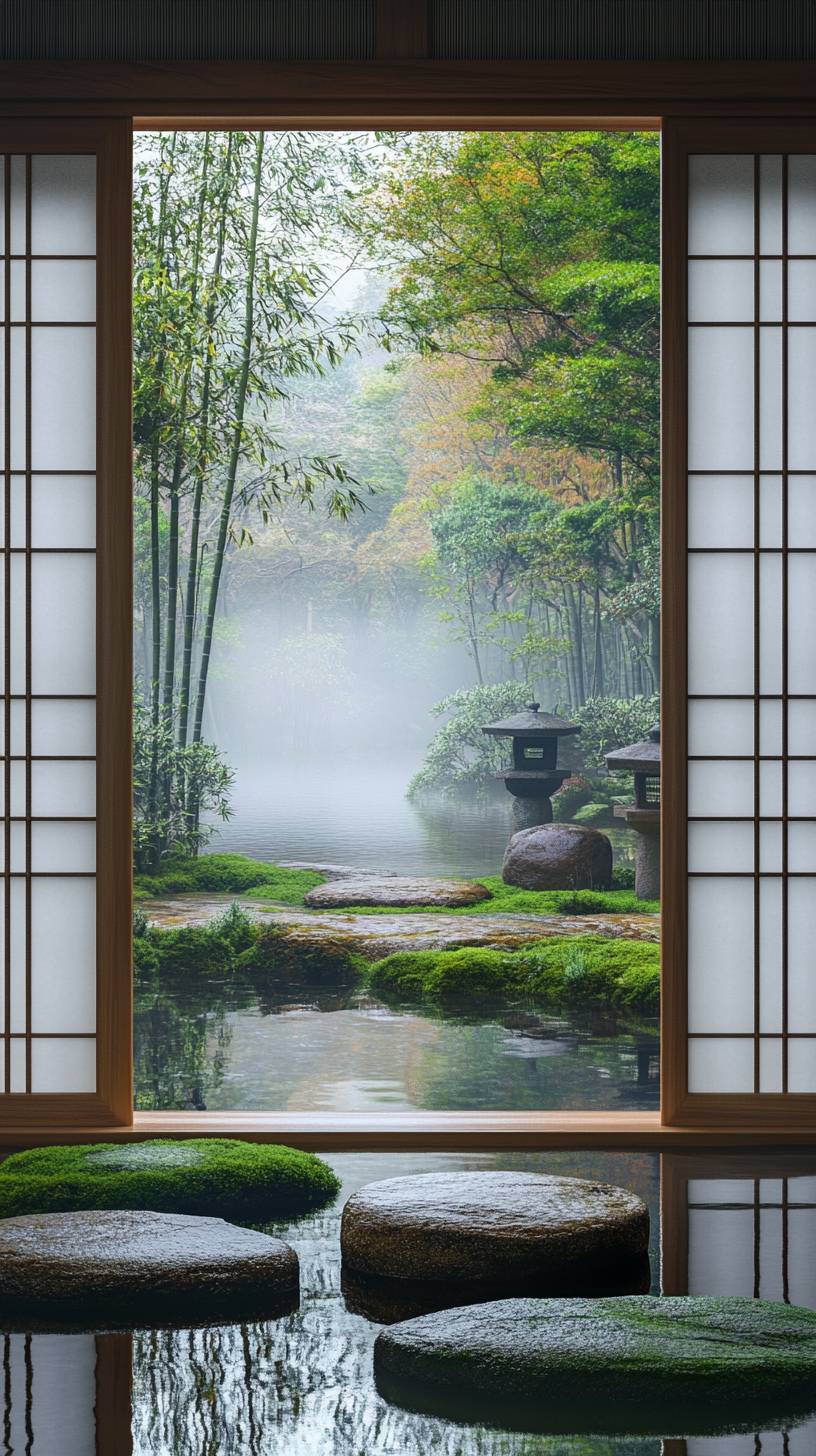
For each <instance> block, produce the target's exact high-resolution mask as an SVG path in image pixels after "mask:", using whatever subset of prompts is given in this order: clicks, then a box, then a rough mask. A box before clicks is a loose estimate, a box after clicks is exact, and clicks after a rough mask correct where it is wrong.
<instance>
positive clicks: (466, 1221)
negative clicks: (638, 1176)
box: [340, 1172, 649, 1288]
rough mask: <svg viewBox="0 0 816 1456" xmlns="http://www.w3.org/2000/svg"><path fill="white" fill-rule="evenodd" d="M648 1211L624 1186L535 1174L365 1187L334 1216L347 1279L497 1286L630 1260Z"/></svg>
mask: <svg viewBox="0 0 816 1456" xmlns="http://www.w3.org/2000/svg"><path fill="white" fill-rule="evenodd" d="M648 1242H649V1211H648V1209H647V1207H646V1205H645V1203H643V1201H642V1200H641V1199H640V1198H638V1197H637V1196H636V1194H634V1193H630V1192H629V1191H628V1190H627V1189H625V1188H616V1187H614V1186H613V1185H611V1184H609V1183H594V1182H590V1181H588V1180H585V1179H582V1178H557V1177H550V1176H549V1175H547V1174H543V1173H493V1172H485V1173H479V1172H475V1173H425V1174H420V1175H418V1176H416V1177H406V1178H387V1179H384V1180H383V1181H382V1182H380V1183H369V1184H368V1185H367V1186H366V1187H365V1188H362V1189H361V1190H360V1192H359V1193H355V1194H353V1196H352V1197H351V1198H350V1199H349V1201H348V1203H347V1204H346V1206H345V1208H344V1209H343V1218H342V1224H341V1230H340V1244H341V1249H342V1254H343V1262H344V1264H345V1265H346V1267H347V1268H348V1269H350V1270H353V1271H354V1272H355V1273H357V1274H364V1275H373V1276H380V1277H383V1276H385V1277H387V1278H391V1279H412V1280H422V1281H427V1280H441V1281H443V1282H445V1281H446V1282H450V1283H459V1282H463V1281H467V1282H468V1283H469V1284H471V1285H481V1286H482V1287H483V1288H484V1287H485V1286H490V1285H502V1286H503V1287H507V1286H508V1285H513V1284H514V1283H515V1284H516V1285H517V1286H518V1285H519V1284H522V1285H524V1284H527V1282H528V1281H536V1282H537V1283H545V1282H546V1281H547V1280H549V1279H552V1278H558V1279H565V1278H567V1277H568V1276H569V1274H570V1272H576V1271H577V1272H579V1273H580V1276H581V1277H582V1278H585V1277H586V1275H587V1272H588V1270H590V1269H592V1268H602V1267H603V1266H608V1265H609V1264H611V1263H615V1264H618V1263H621V1262H624V1261H625V1262H627V1263H628V1262H630V1261H636V1260H637V1259H638V1258H640V1257H642V1255H643V1254H644V1253H645V1251H646V1249H647V1248H648Z"/></svg>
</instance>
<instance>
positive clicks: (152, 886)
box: [133, 854, 660, 915]
mask: <svg viewBox="0 0 816 1456" xmlns="http://www.w3.org/2000/svg"><path fill="white" fill-rule="evenodd" d="M324 879H325V876H324V875H321V874H320V873H319V872H318V871H317V870H295V869H289V868H287V867H286V866H285V865H273V864H267V863H266V861H265V860H258V859H249V858H248V857H247V856H246V855H243V854H202V855H200V856H199V857H198V858H197V859H168V860H165V861H164V864H163V866H162V873H161V874H160V875H144V874H140V875H136V876H135V877H134V882H133V883H134V892H135V895H136V898H137V899H146V898H148V897H156V898H161V897H162V896H164V895H175V894H184V893H188V894H189V893H193V892H197V893H207V892H210V893H215V894H227V895H244V896H246V897H247V898H249V899H252V900H259V901H261V902H262V903H266V904H270V905H300V906H302V905H303V897H304V895H306V893H307V892H308V891H309V890H312V889H314V888H315V886H316V885H322V884H323V882H324ZM476 883H477V884H482V885H486V886H487V888H488V890H489V891H490V893H491V897H492V898H491V899H490V900H482V901H480V902H479V904H478V905H464V906H459V907H458V908H456V909H445V908H444V906H439V905H413V906H405V907H401V908H399V909H395V908H393V907H391V906H374V905H360V906H350V907H349V908H348V909H347V910H344V911H343V912H342V913H344V914H348V913H349V911H353V913H354V914H358V915H411V914H431V913H434V914H442V915H508V914H518V915H651V914H654V915H656V914H657V913H658V912H659V910H660V902H659V901H658V900H638V898H637V896H636V895H635V894H634V892H633V891H632V890H630V889H613V890H520V889H517V888H516V887H515V886H514V885H506V884H505V883H504V881H503V880H502V878H501V875H486V876H482V877H481V878H480V879H479V880H477V882H476ZM323 913H325V912H323Z"/></svg>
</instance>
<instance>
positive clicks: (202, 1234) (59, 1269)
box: [0, 1209, 299, 1324]
mask: <svg viewBox="0 0 816 1456" xmlns="http://www.w3.org/2000/svg"><path fill="white" fill-rule="evenodd" d="M298 1283H299V1269H298V1259H297V1255H296V1254H295V1252H294V1250H293V1249H291V1248H290V1247H289V1245H288V1244H286V1243H284V1242H283V1241H282V1240H281V1239H276V1238H271V1237H269V1235H267V1234H261V1233H256V1232H254V1231H253V1230H251V1229H246V1228H239V1227H237V1226H236V1225H234V1224H229V1223H226V1222H225V1221H224V1220H223V1219H220V1218H199V1217H194V1216H191V1215H186V1214H175V1213H173V1214H171V1213H154V1212H151V1211H149V1210H145V1209H138V1210H126V1209H104V1210H101V1211H84V1212H80V1213H48V1214H31V1215H28V1216H26V1217H20V1218H7V1219H3V1220H0V1316H2V1317H5V1316H7V1315H14V1314H15V1313H23V1312H26V1311H31V1312H32V1313H35V1314H39V1315H53V1316H54V1318H55V1320H57V1319H58V1318H59V1317H60V1316H61V1315H62V1316H65V1317H66V1318H67V1319H69V1320H71V1321H72V1322H75V1321H76V1318H77V1316H81V1315H82V1314H83V1312H84V1313H86V1314H88V1315H90V1314H91V1313H94V1314H95V1315H98V1314H99V1313H100V1312H103V1311H104V1310H106V1309H109V1313H110V1314H111V1316H112V1317H113V1318H114V1319H115V1322H116V1323H117V1324H120V1323H121V1324H128V1323H131V1322H132V1321H133V1320H135V1319H136V1318H137V1317H138V1315H139V1313H140V1312H149V1314H150V1316H151V1320H152V1319H153V1317H154V1316H158V1317H159V1318H164V1317H166V1316H167V1315H168V1314H172V1315H173V1316H174V1317H176V1316H177V1317H178V1318H179V1320H181V1319H182V1318H186V1317H187V1316H188V1315H190V1314H193V1315H195V1314H197V1313H198V1312H200V1311H201V1310H202V1309H206V1310H208V1311H210V1312H212V1311H214V1310H217V1311H219V1312H220V1313H221V1314H222V1315H225V1314H227V1313H231V1312H235V1313H236V1314H240V1313H241V1312H242V1311H243V1310H244V1309H246V1308H251V1309H255V1310H260V1309H261V1308H263V1307H265V1306H267V1305H268V1307H269V1310H270V1313H273V1312H277V1311H278V1309H279V1308H282V1307H285V1308H287V1309H291V1308H293V1307H296V1304H297V1293H298Z"/></svg>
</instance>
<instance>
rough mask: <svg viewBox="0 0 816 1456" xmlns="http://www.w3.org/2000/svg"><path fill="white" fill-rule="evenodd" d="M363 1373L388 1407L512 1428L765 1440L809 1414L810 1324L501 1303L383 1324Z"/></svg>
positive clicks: (648, 1300)
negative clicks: (753, 1434) (738, 1435)
mask: <svg viewBox="0 0 816 1456" xmlns="http://www.w3.org/2000/svg"><path fill="white" fill-rule="evenodd" d="M374 1370H375V1376H376V1381H377V1388H378V1390H379V1392H380V1394H381V1395H384V1396H385V1398H386V1399H388V1400H392V1401H394V1402H395V1403H396V1404H398V1405H401V1406H404V1407H406V1408H408V1409H410V1410H414V1411H422V1412H423V1413H426V1414H429V1415H437V1416H443V1417H445V1418H447V1419H453V1420H462V1421H467V1422H474V1421H484V1422H485V1423H486V1424H491V1425H498V1426H501V1427H506V1426H508V1425H509V1426H511V1427H512V1428H514V1429H516V1430H534V1431H547V1432H549V1433H552V1434H556V1433H558V1434H567V1433H568V1434H569V1435H571V1436H580V1435H586V1434H590V1433H592V1434H595V1435H605V1434H607V1433H610V1434H611V1433H621V1432H625V1433H627V1434H629V1435H661V1436H667V1435H702V1434H711V1435H716V1434H721V1433H724V1432H728V1431H746V1430H747V1431H755V1430H763V1429H766V1428H767V1427H768V1426H769V1425H775V1424H776V1423H780V1422H784V1423H786V1424H787V1423H788V1422H790V1423H794V1421H795V1420H798V1419H800V1418H801V1417H802V1416H803V1415H805V1414H809V1413H810V1412H811V1411H812V1410H813V1409H814V1407H816V1313H814V1312H813V1311H811V1310H805V1309H798V1308H796V1307H795V1306H791V1305H785V1304H772V1303H770V1302H767V1301H764V1300H754V1299H736V1298H722V1299H707V1298H702V1299H698V1298H682V1297H677V1298H665V1299H661V1298H659V1297H654V1296H646V1297H640V1296H635V1297H630V1298H626V1299H507V1300H500V1301H498V1302H494V1303H490V1304H479V1305H468V1306H467V1307H465V1308H457V1309H448V1310H445V1311H443V1312H442V1313H440V1314H430V1315H423V1316H422V1317H421V1318H419V1319H413V1320H408V1321H406V1322H405V1323H403V1324H398V1325H393V1326H392V1327H391V1329H388V1330H384V1331H382V1332H381V1334H380V1335H379V1336H378V1337H377V1341H376V1344H375V1346H374Z"/></svg>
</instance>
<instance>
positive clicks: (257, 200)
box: [193, 131, 266, 743]
mask: <svg viewBox="0 0 816 1456" xmlns="http://www.w3.org/2000/svg"><path fill="white" fill-rule="evenodd" d="M265 141H266V137H265V134H264V133H263V132H262V131H261V132H258V133H257V134H256V139H255V167H254V176H253V191H252V215H251V221H250V229H249V242H248V245H247V281H246V295H245V302H244V330H243V342H242V351H241V361H240V372H239V376H238V388H237V392H236V398H235V411H234V424H233V431H232V445H231V448H230V455H229V462H228V465H227V478H226V482H225V485H224V495H223V499H222V503H221V515H220V518H219V523H218V540H217V542H216V546H215V555H214V558H213V568H212V577H211V578H210V591H209V598H208V601H207V616H206V621H205V624H204V639H203V642H202V648H201V664H200V668H199V674H198V688H197V692H196V708H195V719H194V723H193V742H194V743H200V742H201V725H202V720H203V717H204V700H205V697H206V693H207V675H208V673H209V669H210V656H211V653H212V641H213V630H214V627H215V614H216V610H217V607H218V592H219V588H220V585H221V573H222V571H223V568H224V553H225V551H226V546H227V536H228V534H229V524H230V516H231V512H232V502H233V497H234V495H235V481H236V477H237V474H238V465H239V463H240V459H241V447H242V444H243V436H244V412H245V410H246V399H247V390H248V387H249V370H250V363H251V356H252V339H253V331H254V322H255V268H256V264H257V251H258V218H259V215H260V207H261V179H262V175H263V158H264V144H265Z"/></svg>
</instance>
